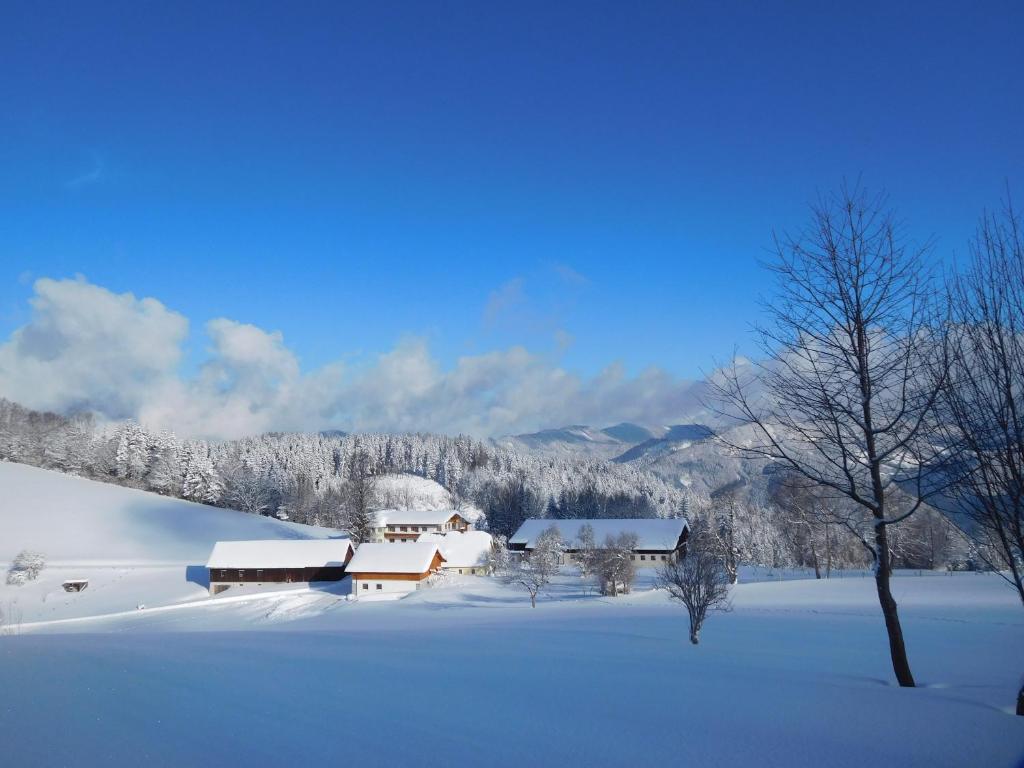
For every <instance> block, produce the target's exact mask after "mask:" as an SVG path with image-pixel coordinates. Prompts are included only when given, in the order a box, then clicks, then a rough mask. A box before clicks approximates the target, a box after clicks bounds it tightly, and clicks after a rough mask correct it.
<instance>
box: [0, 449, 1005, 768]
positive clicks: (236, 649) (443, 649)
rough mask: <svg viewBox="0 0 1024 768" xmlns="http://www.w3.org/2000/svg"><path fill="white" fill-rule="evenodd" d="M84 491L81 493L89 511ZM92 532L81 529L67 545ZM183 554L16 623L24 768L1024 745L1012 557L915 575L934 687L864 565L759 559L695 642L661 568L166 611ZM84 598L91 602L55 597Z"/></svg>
mask: <svg viewBox="0 0 1024 768" xmlns="http://www.w3.org/2000/svg"><path fill="white" fill-rule="evenodd" d="M10 470H11V467H10V466H9V465H0V491H2V494H0V495H2V497H3V500H0V515H2V517H0V540H2V542H3V544H2V547H3V548H4V549H3V552H2V554H4V555H6V554H7V550H8V549H14V550H17V549H19V548H21V544H20V543H19V544H15V545H13V546H11V545H9V543H8V541H7V536H8V533H9V532H10V531H11V530H13V526H12V525H11V523H10V519H9V518H10V513H9V507H8V506H7V504H6V499H7V498H8V494H7V493H6V490H7V485H6V482H5V481H7V480H9V479H10V478H11V477H12V474H11V472H10ZM19 473H21V474H24V473H28V475H32V478H33V479H31V480H29V481H25V483H26V484H31V483H33V482H35V483H42V484H46V485H50V484H56V483H58V481H62V480H63V478H60V477H59V476H54V475H51V474H50V473H42V472H40V471H39V470H28V469H27V468H15V471H14V475H15V476H16V475H19ZM33 473H34V474H33ZM28 475H25V476H28ZM23 479H24V478H23ZM69 482H72V483H75V484H76V485H79V486H81V487H80V488H79V491H80V493H79V494H78V495H77V496H76V499H83V498H88V497H89V494H90V493H91V491H89V490H88V489H86V487H85V486H92V485H93V484H90V483H88V482H87V481H84V480H73V479H69ZM99 488H100V491H102V493H104V494H107V493H109V494H110V501H109V502H108V503H109V504H110V505H111V507H112V508H118V509H122V510H124V511H123V512H121V513H118V514H120V515H122V516H123V517H124V520H123V521H122V522H123V523H124V524H125V525H126V526H128V527H129V529H133V530H135V531H136V532H135V533H126V534H125V535H126V536H127V537H129V538H130V537H132V536H137V535H138V530H140V529H141V530H143V531H145V530H148V529H147V528H146V527H145V526H135V525H134V524H133V523H132V521H131V513H130V512H129V511H128V510H127V507H125V506H123V505H120V506H119V504H118V502H116V501H115V500H114V497H116V496H118V495H119V494H129V495H131V496H133V497H136V494H135V492H131V491H124V490H122V489H117V488H110V487H107V486H100V487H99ZM141 496H142V500H146V499H151V498H152V497H150V496H147V495H145V494H142V495H141ZM142 500H137V501H138V503H139V504H140V505H141V506H139V507H137V508H143V507H144V505H142ZM159 501H160V502H161V503H171V502H168V501H167V500H159ZM78 503H79V502H78V501H75V500H70V501H68V503H67V504H66V505H65V507H64V509H65V510H66V513H65V515H64V517H65V520H64V525H66V526H67V527H68V529H69V530H70V529H73V528H75V527H77V526H76V523H75V522H74V515H75V513H76V504H78ZM173 503H175V504H180V502H173ZM185 507H188V508H194V509H196V510H199V509H201V508H198V507H195V505H185ZM207 512H208V513H209V514H211V515H228V516H229V517H228V518H225V519H232V520H234V519H235V518H234V516H233V515H232V513H226V512H224V511H223V510H213V511H208V510H203V514H206V513H207ZM197 514H199V513H198V512H197ZM57 517H59V516H55V517H54V518H53V519H52V520H51V522H52V523H56V522H57ZM86 519H89V518H86ZM211 520H212V519H211ZM247 522H248V521H242V522H241V523H239V525H240V526H241V525H245V524H247ZM253 522H254V523H255V524H260V525H262V524H265V523H267V522H269V521H266V520H265V519H262V520H261V519H259V518H254V519H253ZM211 525H217V523H214V522H212V521H211ZM172 527H173V526H172ZM187 527H188V529H189V530H193V531H202V530H203V528H204V526H203V525H202V524H201V523H200V522H196V523H195V524H194V525H193V523H191V522H190V523H189V524H188V526H187ZM281 530H282V532H283V531H284V530H290V529H288V528H283V529H281ZM112 532H113V531H112ZM253 535H260V536H266V535H267V533H266V531H265V530H264V531H261V532H260V533H258V534H256V533H255V532H254V533H253ZM218 537H220V538H224V536H223V535H222V534H214V535H213V536H212V538H218ZM195 538H196V541H195V543H194V545H190V546H195V547H196V548H199V544H200V542H201V540H202V538H203V536H202V535H199V534H196V535H195ZM163 540H165V539H164V538H161V537H158V538H157V541H163ZM166 540H167V541H168V542H170V541H175V540H176V538H175V537H174V536H168V537H166ZM28 544H29V542H26V543H25V545H26V546H27V545H28ZM32 546H35V547H37V548H39V549H43V550H44V551H45V549H46V547H45V546H42V545H36V544H32ZM118 546H126V545H124V544H118ZM174 546H178V545H177V544H175V545H174ZM113 547H114V545H113V544H112V551H113ZM73 549H74V547H73V546H71V545H70V541H69V542H68V549H65V550H60V549H56V548H55V549H54V551H55V552H61V553H62V554H61V556H62V557H68V556H71V555H70V553H71V552H72V551H73ZM166 551H170V545H168V549H167V550H166ZM122 552H123V553H124V554H123V555H122V554H121V553H122ZM135 552H136V550H134V549H131V548H126V549H124V550H118V556H124V557H128V556H129V555H130V556H131V557H134V558H136V560H138V561H143V560H145V562H150V563H151V562H155V561H157V560H159V559H160V558H163V561H164V562H169V561H171V560H172V559H174V558H171V557H169V556H166V555H165V550H164V549H163V547H162V546H161V545H153V548H152V549H151V550H149V555H148V556H147V557H148V558H149V559H148V560H146V559H145V558H142V557H141V556H139V555H137V554H135ZM116 559H117V558H116V557H113V556H112V557H111V560H116ZM191 561H195V558H194V557H192V556H191V555H190V556H187V557H183V559H181V560H180V562H181V563H188V562H191ZM196 562H198V561H196ZM115 567H116V566H115ZM181 567H182V566H171V565H167V566H159V567H157V566H153V567H152V568H151V569H149V570H146V571H145V572H146V573H148V574H149V576H148V577H147V578H146V579H142V578H140V575H139V574H140V573H141V572H142V571H143V569H142V568H141V566H138V567H136V568H135V571H134V572H133V573H132V575H131V576H130V577H129V576H125V577H124V579H123V580H122V581H120V582H118V581H116V580H111V581H110V582H109V584H108V588H109V590H110V591H111V592H112V593H120V592H122V591H124V590H125V588H126V585H127V584H129V583H131V584H132V585H133V586H132V589H133V590H135V592H133V594H132V597H131V600H132V601H134V600H144V601H146V602H147V606H149V607H147V609H146V610H143V611H139V610H128V611H126V612H124V613H122V614H119V615H115V616H107V617H105V618H94V619H83V620H78V621H72V622H62V623H45V624H35V625H32V626H30V625H28V624H25V625H24V626H23V627H22V630H21V633H20V634H18V635H16V636H9V637H0V691H4V692H5V695H4V696H3V698H2V700H0V754H2V756H3V757H2V760H3V762H4V763H7V762H8V761H10V763H9V764H12V765H15V764H18V765H75V766H89V765H135V764H146V765H153V766H163V765H167V766H180V765H188V764H198V763H200V762H202V763H214V764H222V765H228V766H230V765H247V766H264V765H267V766H269V765H280V764H283V763H288V764H302V763H304V762H312V761H316V762H319V763H331V764H339V763H347V762H352V763H354V764H358V765H363V766H398V765H408V766H418V765H426V764H428V763H429V764H442V765H444V764H447V765H456V766H484V765H487V766H491V765H495V766H517V767H518V768H521V767H522V766H547V765H552V766H554V765H557V766H585V765H586V766H622V765H648V764H649V765H687V766H689V765H693V766H733V765H755V766H758V768H761V767H762V766H785V767H787V768H789V767H791V766H822V767H829V766H850V767H851V768H852V767H854V766H856V767H857V768H862V766H864V765H879V766H883V765H884V766H888V765H892V766H972V767H973V766H979V767H980V766H1016V765H1020V764H1021V761H1022V760H1024V718H1018V717H1014V716H1013V715H1012V714H1011V712H1012V704H1013V702H1014V697H1015V695H1016V685H1017V683H1018V677H1019V675H1021V674H1022V673H1024V654H1022V648H1024V610H1022V609H1021V608H1020V606H1019V604H1017V603H1016V602H1015V597H1014V594H1013V593H1012V592H1011V591H1010V590H1009V589H1007V588H1006V587H1004V586H1003V585H1002V584H1001V583H1000V582H999V580H998V579H997V578H996V577H993V576H990V575H976V574H954V575H946V574H935V575H924V576H917V575H911V574H904V575H901V576H900V577H899V578H897V579H896V580H895V583H894V591H895V594H896V598H897V600H898V601H899V602H900V609H901V613H902V615H903V617H904V629H905V632H906V635H907V643H908V648H909V652H910V659H911V663H912V665H913V667H914V672H915V674H916V675H917V677H918V680H919V682H920V683H921V684H922V685H921V687H919V688H917V689H900V688H898V687H896V686H895V685H893V683H892V673H891V669H890V667H889V662H888V656H887V650H886V639H885V632H884V629H883V626H882V621H881V617H880V615H879V611H878V608H877V604H876V602H875V595H874V589H873V582H872V581H871V580H870V579H869V578H864V577H862V576H859V575H853V576H850V577H846V578H835V579H831V580H829V581H814V580H808V579H802V580H801V579H793V578H787V579H784V580H778V579H775V578H769V577H768V575H767V574H764V573H762V574H758V575H757V577H758V578H760V579H762V580H760V581H756V580H753V581H752V580H750V577H751V576H753V574H750V573H748V574H746V575H747V577H748V580H747V583H742V584H740V585H739V586H738V587H736V588H735V590H734V592H733V606H734V610H733V611H732V612H730V613H727V614H718V615H714V616H712V617H711V618H710V619H709V622H708V624H707V626H706V628H705V632H704V635H703V642H702V644H701V645H700V646H698V647H693V646H691V645H689V643H687V642H686V631H685V613H684V612H683V611H682V610H680V609H679V608H678V607H676V606H674V605H671V604H670V603H668V601H667V600H666V599H665V597H664V595H663V594H661V593H659V592H657V591H654V590H653V589H651V588H650V583H649V582H648V581H646V580H645V581H644V582H642V583H641V584H640V585H638V588H637V590H636V592H635V593H634V594H632V595H630V596H627V597H622V598H616V599H609V598H601V597H598V596H596V595H593V594H586V593H585V590H584V589H583V588H582V587H581V584H580V582H579V579H578V578H575V577H574V576H572V575H571V574H568V573H567V574H565V575H564V576H563V577H562V578H561V579H559V581H558V583H557V584H556V585H554V586H553V588H552V589H551V590H550V594H549V595H547V596H546V597H545V598H543V599H542V600H541V602H540V603H539V604H538V607H537V608H536V609H531V608H530V607H529V600H528V598H527V597H526V595H525V594H524V593H521V592H518V591H516V590H515V589H514V588H513V587H510V586H506V585H502V584H499V583H496V582H495V581H494V580H492V579H489V578H475V577H456V578H454V579H452V580H451V581H450V583H447V584H445V585H444V586H440V587H435V588H431V589H425V590H422V591H420V592H418V593H416V594H414V595H412V596H410V597H408V598H406V599H404V600H401V601H395V602H381V603H359V602H351V601H348V600H346V599H345V590H346V587H347V582H342V583H341V584H338V585H334V586H332V587H330V588H326V589H320V588H318V587H316V586H314V587H313V588H310V589H306V590H297V591H291V592H287V593H280V592H278V593H268V594H263V595H253V594H249V595H241V596H239V595H237V594H236V595H234V596H232V590H228V592H226V593H225V594H224V596H223V597H218V598H216V599H212V600H211V599H210V598H207V597H205V594H202V595H196V601H195V602H194V603H191V604H189V603H188V602H187V601H189V600H190V598H189V597H188V596H185V597H180V598H179V599H178V600H177V601H176V602H177V605H174V606H171V607H158V604H159V603H160V601H159V600H154V599H152V598H150V597H149V593H148V592H147V590H149V589H153V590H157V589H158V587H159V585H160V584H162V583H163V582H164V581H165V580H174V579H175V578H176V579H182V578H184V577H183V575H182V574H181V573H180V568H181ZM176 568H177V569H178V575H177V576H176V577H175V576H174V572H175V569H176ZM164 569H166V570H167V572H166V574H164V573H163V570H164ZM158 572H160V573H158ZM43 575H44V577H46V575H47V571H44V572H43ZM788 575H789V576H792V575H793V574H788ZM91 588H92V585H90V589H91ZM9 589H13V588H9ZM19 589H28V587H22V588H19ZM61 594H62V595H63V594H64V593H61ZM88 594H89V591H88V590H87V591H86V592H83V593H81V594H79V595H68V596H67V598H68V599H69V600H71V601H74V600H75V599H77V598H84V597H87V596H88ZM136 595H138V596H136ZM9 597H10V592H9V591H5V592H4V593H3V596H2V597H0V603H2V601H3V600H6V599H9ZM168 602H171V601H164V604H165V605H166V604H167V603H168ZM106 604H107V603H106V602H105V603H104V606H106ZM133 607H134V606H133ZM96 612H97V613H100V612H105V611H96ZM68 615H79V616H81V615H84V613H83V612H82V611H72V610H71V609H62V610H60V611H55V612H54V616H55V617H56V616H68ZM42 618H48V616H47V615H45V614H44V615H43V616H37V617H36V620H39V619H42ZM27 620H28V619H27V617H26V622H27Z"/></svg>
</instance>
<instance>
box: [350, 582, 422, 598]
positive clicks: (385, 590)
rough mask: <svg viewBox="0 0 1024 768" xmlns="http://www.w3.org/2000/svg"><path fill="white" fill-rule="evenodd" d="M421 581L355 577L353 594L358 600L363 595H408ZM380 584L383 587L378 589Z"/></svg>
mask: <svg viewBox="0 0 1024 768" xmlns="http://www.w3.org/2000/svg"><path fill="white" fill-rule="evenodd" d="M421 583H422V582H420V581H397V580H392V579H388V580H377V579H372V578H370V579H353V580H352V594H353V595H355V597H356V599H357V600H358V599H359V598H361V597H373V596H374V595H407V594H409V593H410V592H415V591H416V590H417V589H418V588H419V585H420V584H421ZM364 584H365V585H366V587H367V588H366V589H363V585H364ZM378 584H380V586H381V588H380V589H377V585H378Z"/></svg>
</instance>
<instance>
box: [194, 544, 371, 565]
mask: <svg viewBox="0 0 1024 768" xmlns="http://www.w3.org/2000/svg"><path fill="white" fill-rule="evenodd" d="M351 546H352V542H351V541H350V540H349V539H270V540H267V541H218V542H217V543H216V544H214V545H213V551H212V552H211V553H210V559H209V560H208V561H207V563H206V567H207V568H324V567H327V566H341V565H344V564H345V560H346V558H347V557H348V553H349V548H350V547H351Z"/></svg>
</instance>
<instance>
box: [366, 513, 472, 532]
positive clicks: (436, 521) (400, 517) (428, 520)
mask: <svg viewBox="0 0 1024 768" xmlns="http://www.w3.org/2000/svg"><path fill="white" fill-rule="evenodd" d="M374 515H375V516H376V520H377V527H378V528H383V527H384V526H385V525H444V524H445V523H447V522H448V521H449V520H451V519H452V515H459V516H460V517H462V513H461V512H459V510H457V509H430V510H422V509H382V510H381V511H380V512H375V513H374Z"/></svg>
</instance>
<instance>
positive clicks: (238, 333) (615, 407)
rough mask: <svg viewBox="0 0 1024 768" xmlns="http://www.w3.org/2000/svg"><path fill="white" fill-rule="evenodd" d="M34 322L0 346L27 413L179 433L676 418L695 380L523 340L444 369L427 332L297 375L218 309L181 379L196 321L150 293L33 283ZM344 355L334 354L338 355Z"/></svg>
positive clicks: (0, 370) (258, 332) (517, 426)
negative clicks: (566, 356)
mask: <svg viewBox="0 0 1024 768" xmlns="http://www.w3.org/2000/svg"><path fill="white" fill-rule="evenodd" d="M35 292H36V293H35V296H34V297H33V299H32V308H33V314H32V318H31V320H30V322H29V323H28V325H26V326H24V327H23V328H20V329H19V330H17V331H16V332H15V333H14V334H12V336H11V337H10V339H9V340H8V341H7V342H5V343H3V344H0V395H3V396H5V397H8V398H10V399H12V400H15V401H18V402H20V403H22V404H24V405H27V406H29V407H33V408H42V409H48V410H56V411H68V410H73V409H76V408H89V409H91V410H94V411H96V412H97V413H98V414H100V415H101V416H105V417H107V418H111V419H122V418H128V417H134V418H137V419H139V420H140V421H142V422H143V423H146V424H148V425H151V426H153V427H161V428H162V427H166V428H171V429H174V430H176V431H178V432H179V433H180V434H183V435H196V436H205V437H221V438H230V437H238V436H242V435H246V434H253V433H258V432H262V431H266V430H317V429H326V428H341V429H347V430H382V431H407V430H423V431H440V432H447V433H456V432H466V433H470V434H474V435H479V436H484V435H498V434H507V433H511V432H518V431H525V430H532V429H537V428H541V427H546V426H557V425H562V424H567V423H591V424H597V425H606V424H612V423H615V422H618V421H624V420H630V421H639V422H642V423H651V424H654V423H667V422H671V421H673V420H675V419H677V418H679V417H681V416H682V415H684V414H685V413H686V412H688V411H692V409H693V407H694V399H693V394H692V387H691V385H690V383H689V382H686V381H684V380H680V379H677V378H675V377H674V376H672V375H670V374H669V373H667V372H665V371H663V370H660V369H657V368H652V369H650V370H648V371H645V372H644V373H642V374H640V375H639V376H632V377H631V376H628V375H627V374H626V373H625V371H624V370H623V369H622V367H621V366H618V365H614V364H613V365H610V366H608V367H607V368H606V369H605V370H604V371H602V372H601V373H600V374H598V375H597V376H594V377H591V378H584V377H580V376H577V375H574V374H572V373H569V372H568V371H565V370H564V369H562V368H560V367H559V366H557V365H555V364H553V363H551V362H550V361H549V360H548V359H546V358H545V357H542V356H539V355H535V354H533V353H531V352H530V351H528V350H527V349H525V348H523V347H521V346H514V347H510V348H508V349H503V350H495V351H491V352H487V353H485V354H479V355H471V356H466V357H463V358H460V359H459V360H458V361H457V362H456V363H455V365H454V366H453V367H451V368H450V369H445V368H444V367H442V365H441V364H440V363H439V362H438V361H437V359H436V358H434V357H433V356H432V355H431V353H430V350H429V348H428V347H427V345H426V343H425V342H424V341H423V340H422V339H416V338H410V339H406V340H403V341H402V342H401V343H399V344H398V345H397V346H396V347H395V348H394V349H392V350H390V351H388V352H385V353H383V354H381V355H379V356H378V357H376V358H375V359H373V360H370V361H368V362H367V363H365V364H363V365H346V364H343V363H341V362H340V361H339V362H335V363H332V364H329V365H326V366H323V367H321V368H318V369H316V370H313V371H308V372H303V371H302V370H301V368H300V366H299V363H298V360H297V358H296V357H295V355H294V354H293V353H292V352H291V351H290V350H289V349H288V348H287V347H286V346H285V340H284V338H283V337H282V335H281V334H280V333H277V332H273V333H270V332H267V331H264V330H262V329H260V328H258V327H256V326H253V325H246V324H242V323H237V322H235V321H233V320H228V319H225V318H218V319H215V320H212V321H210V322H209V323H207V324H206V327H205V332H206V335H207V337H208V339H209V347H208V349H207V355H208V358H207V360H206V361H205V362H204V364H203V365H202V366H201V368H200V370H199V371H198V373H197V374H196V375H194V376H190V377H187V378H186V377H182V376H181V375H179V372H178V365H179V362H180V360H181V357H182V347H183V345H184V343H185V341H186V337H187V335H188V321H187V320H186V319H185V318H184V317H182V316H181V315H179V314H177V313H175V312H173V311H171V310H169V309H167V308H166V307H164V306H163V304H161V303H160V302H159V301H156V300H155V299H137V298H135V297H134V296H132V295H131V294H120V295H118V294H114V293H112V292H110V291H108V290H106V289H105V288H102V287H100V286H96V285H92V284H90V283H88V282H86V281H85V280H83V279H81V278H79V279H76V280H60V281H57V280H49V279H43V280H38V281H36V283H35ZM340 352H341V350H339V354H340Z"/></svg>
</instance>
